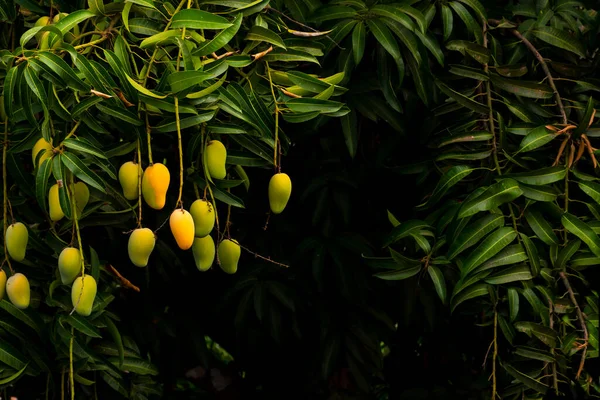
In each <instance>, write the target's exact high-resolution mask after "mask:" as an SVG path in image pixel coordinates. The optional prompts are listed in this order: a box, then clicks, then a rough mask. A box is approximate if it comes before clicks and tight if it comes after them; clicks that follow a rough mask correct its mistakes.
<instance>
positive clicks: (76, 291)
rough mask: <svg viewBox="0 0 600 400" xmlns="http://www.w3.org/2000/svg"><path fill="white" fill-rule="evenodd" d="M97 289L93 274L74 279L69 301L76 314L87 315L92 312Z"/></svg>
mask: <svg viewBox="0 0 600 400" xmlns="http://www.w3.org/2000/svg"><path fill="white" fill-rule="evenodd" d="M97 291H98V286H97V285H96V280H95V279H94V277H93V276H91V275H85V276H84V277H81V276H80V277H78V278H77V279H75V281H74V282H73V286H72V287H71V303H72V304H73V307H75V312H76V313H77V314H79V315H81V316H84V317H87V316H88V315H90V314H91V313H92V306H93V305H94V299H95V298H96V292H97Z"/></svg>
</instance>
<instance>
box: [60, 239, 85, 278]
mask: <svg viewBox="0 0 600 400" xmlns="http://www.w3.org/2000/svg"><path fill="white" fill-rule="evenodd" d="M58 272H59V273H60V280H61V281H62V283H63V285H70V284H71V283H73V281H74V280H75V278H77V275H79V274H80V273H81V254H80V253H79V249H78V248H75V247H65V248H64V249H63V251H61V252H60V255H59V256H58Z"/></svg>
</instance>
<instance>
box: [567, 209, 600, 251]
mask: <svg viewBox="0 0 600 400" xmlns="http://www.w3.org/2000/svg"><path fill="white" fill-rule="evenodd" d="M561 222H562V225H563V226H564V227H565V229H566V230H567V231H569V232H570V233H572V234H573V235H575V236H577V237H578V238H579V239H581V240H582V241H583V242H584V243H585V244H587V246H588V247H589V249H590V250H591V251H592V253H594V254H595V255H596V256H598V257H600V237H598V235H597V234H596V233H595V232H594V230H593V229H592V228H591V227H590V226H589V225H588V224H586V223H585V222H583V221H582V220H581V219H579V218H577V217H576V216H574V215H573V214H570V213H568V212H566V213H564V214H563V216H562V218H561Z"/></svg>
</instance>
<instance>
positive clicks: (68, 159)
mask: <svg viewBox="0 0 600 400" xmlns="http://www.w3.org/2000/svg"><path fill="white" fill-rule="evenodd" d="M61 159H62V162H63V163H64V164H65V166H66V167H67V168H68V169H69V170H70V171H71V172H72V173H73V174H74V175H75V176H76V177H77V178H79V179H81V180H82V181H84V182H85V183H87V184H88V185H90V186H93V187H95V188H96V189H98V190H100V191H101V192H103V193H106V187H107V185H106V182H104V180H103V179H102V178H100V177H99V176H98V174H96V173H95V172H94V171H92V170H91V169H90V168H89V167H88V166H87V165H85V164H84V163H83V161H81V160H80V159H79V157H77V156H76V155H75V154H73V153H69V152H64V153H62V154H61Z"/></svg>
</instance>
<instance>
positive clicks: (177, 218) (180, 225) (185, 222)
mask: <svg viewBox="0 0 600 400" xmlns="http://www.w3.org/2000/svg"><path fill="white" fill-rule="evenodd" d="M169 226H170V227H171V232H172V233H173V236H174V237H175V241H176V242H177V246H179V248H180V249H181V250H187V249H189V248H190V247H192V244H193V243H194V233H195V228H194V226H195V225H194V219H193V218H192V214H190V213H189V212H188V211H187V210H184V209H179V208H178V209H176V210H175V211H173V212H172V213H171V217H170V218H169Z"/></svg>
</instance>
